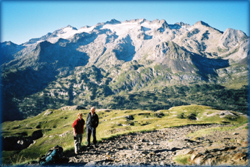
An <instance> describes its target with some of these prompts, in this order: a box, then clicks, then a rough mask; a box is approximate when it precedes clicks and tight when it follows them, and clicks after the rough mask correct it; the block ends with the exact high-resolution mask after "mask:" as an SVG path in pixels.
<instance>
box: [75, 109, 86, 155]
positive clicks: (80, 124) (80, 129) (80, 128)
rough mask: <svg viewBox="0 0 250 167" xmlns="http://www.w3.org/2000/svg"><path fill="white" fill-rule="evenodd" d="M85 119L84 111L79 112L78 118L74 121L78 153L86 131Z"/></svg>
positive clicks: (76, 151) (76, 150)
mask: <svg viewBox="0 0 250 167" xmlns="http://www.w3.org/2000/svg"><path fill="white" fill-rule="evenodd" d="M84 124H85V121H84V119H82V113H78V114H77V119H76V120H75V121H74V123H73V125H72V126H73V133H74V143H75V153H76V154H78V153H79V151H80V149H81V143H82V134H83V133H84Z"/></svg>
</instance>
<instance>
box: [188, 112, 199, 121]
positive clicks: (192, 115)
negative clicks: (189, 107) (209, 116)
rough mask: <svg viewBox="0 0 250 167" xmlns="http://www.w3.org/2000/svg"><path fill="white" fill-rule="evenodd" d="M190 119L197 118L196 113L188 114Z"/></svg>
mask: <svg viewBox="0 0 250 167" xmlns="http://www.w3.org/2000/svg"><path fill="white" fill-rule="evenodd" d="M187 118H188V119H190V120H196V119H197V118H196V114H195V113H191V114H190V115H188V116H187Z"/></svg>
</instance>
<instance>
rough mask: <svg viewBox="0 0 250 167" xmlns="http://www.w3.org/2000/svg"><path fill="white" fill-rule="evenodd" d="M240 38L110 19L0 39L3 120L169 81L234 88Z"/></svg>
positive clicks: (244, 53)
mask: <svg viewBox="0 0 250 167" xmlns="http://www.w3.org/2000/svg"><path fill="white" fill-rule="evenodd" d="M248 42H249V38H248V37H247V36H246V35H245V33H244V32H242V31H239V30H233V29H227V30H226V31H225V32H221V31H219V30H217V29H215V28H213V27H211V26H210V25H208V24H207V23H204V22H202V21H198V22H197V23H195V24H194V25H188V24H185V23H176V24H168V23H167V22H166V21H165V20H154V21H148V20H145V19H136V20H129V21H124V22H120V21H117V20H114V19H113V20H111V21H108V22H105V23H98V24H97V25H95V26H91V27H90V26H85V27H82V28H79V29H76V28H74V27H72V26H67V27H65V28H61V29H59V30H56V31H54V32H53V33H48V34H46V35H44V36H43V37H41V38H35V39H31V40H29V41H28V42H26V43H23V44H21V45H15V44H13V43H11V42H5V43H1V56H2V57H3V61H2V65H1V70H2V74H1V77H2V85H1V88H2V90H3V99H4V101H3V114H4V115H3V120H4V121H5V120H13V119H23V118H26V117H28V116H31V115H36V114H38V113H40V112H41V111H43V110H45V109H48V108H59V107H62V106H64V105H84V106H88V105H96V106H98V107H102V108H107V107H112V106H113V105H112V101H111V100H112V99H113V98H116V96H117V95H119V96H124V95H129V94H134V93H139V94H140V92H141V91H152V90H153V91H156V92H157V91H158V92H161V90H162V88H164V87H169V86H172V85H190V84H191V85H192V84H193V83H196V84H217V85H223V86H227V87H229V88H231V87H233V88H235V87H236V88H241V86H242V85H247V84H248V56H249V47H248ZM34 101H35V103H34ZM142 103H143V102H142ZM232 105H233V104H232ZM118 106H119V104H117V107H118ZM142 106H143V105H142ZM120 107H121V105H120ZM167 107H169V106H168V105H166V106H165V108H167ZM127 108H129V106H128V107H127ZM163 108H164V107H163ZM10 113H13V114H10ZM10 115H14V116H10Z"/></svg>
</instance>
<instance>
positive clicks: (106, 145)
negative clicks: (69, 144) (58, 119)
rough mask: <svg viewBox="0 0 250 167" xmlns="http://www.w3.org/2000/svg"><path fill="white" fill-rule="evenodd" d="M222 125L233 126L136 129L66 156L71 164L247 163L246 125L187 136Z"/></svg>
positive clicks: (169, 164) (166, 164)
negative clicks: (144, 130)
mask: <svg viewBox="0 0 250 167" xmlns="http://www.w3.org/2000/svg"><path fill="white" fill-rule="evenodd" d="M222 126H230V125H203V126H201V125H199V126H194V125H191V126H184V127H177V128H166V129H162V130H157V131H152V132H136V133H131V134H126V135H121V136H117V137H113V138H111V139H107V140H103V141H101V142H99V143H98V147H97V148H94V147H89V148H86V147H83V148H82V151H81V152H80V153H79V154H78V155H75V154H74V153H68V154H67V155H66V156H67V157H69V162H68V163H69V164H81V165H85V166H92V165H96V166H99V165H100V166H107V165H115V166H123V165H124V166H127V165H151V166H155V165H157V166H159V165H164V166H173V165H179V164H181V163H180V162H183V163H184V164H186V165H226V164H227V165H247V164H248V162H249V160H248V130H247V129H246V128H245V127H246V125H244V126H242V127H239V128H237V129H233V130H227V131H214V132H212V133H209V134H207V135H201V136H202V137H187V134H190V133H194V132H195V131H197V130H200V129H205V128H211V127H222ZM176 160H177V161H176ZM178 162H179V163H178Z"/></svg>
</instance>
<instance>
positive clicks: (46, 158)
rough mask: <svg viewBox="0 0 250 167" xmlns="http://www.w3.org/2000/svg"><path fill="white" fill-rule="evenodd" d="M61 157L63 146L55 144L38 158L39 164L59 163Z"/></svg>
mask: <svg viewBox="0 0 250 167" xmlns="http://www.w3.org/2000/svg"><path fill="white" fill-rule="evenodd" d="M62 158H63V148H62V147H61V146H58V145H57V146H55V147H53V148H51V149H49V151H48V152H47V153H46V155H42V157H41V158H40V159H39V164H40V165H49V164H55V163H59V162H60V161H61V159H62Z"/></svg>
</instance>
